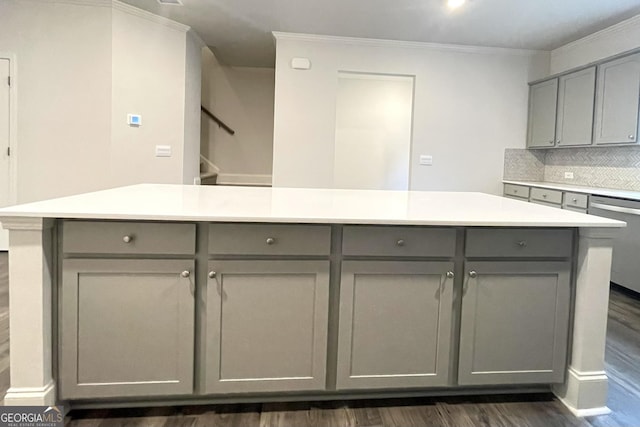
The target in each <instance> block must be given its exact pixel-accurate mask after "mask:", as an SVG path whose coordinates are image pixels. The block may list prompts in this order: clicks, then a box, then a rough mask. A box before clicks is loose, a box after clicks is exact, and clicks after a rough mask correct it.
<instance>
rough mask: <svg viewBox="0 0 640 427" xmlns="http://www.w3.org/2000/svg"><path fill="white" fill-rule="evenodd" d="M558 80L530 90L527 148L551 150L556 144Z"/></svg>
mask: <svg viewBox="0 0 640 427" xmlns="http://www.w3.org/2000/svg"><path fill="white" fill-rule="evenodd" d="M557 100H558V79H552V80H547V81H544V82H541V83H537V84H534V85H531V87H530V88H529V121H528V130H527V147H530V148H533V147H537V148H550V147H553V146H554V144H555V136H556V134H555V131H556V106H557Z"/></svg>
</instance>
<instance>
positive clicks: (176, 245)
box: [62, 221, 196, 255]
mask: <svg viewBox="0 0 640 427" xmlns="http://www.w3.org/2000/svg"><path fill="white" fill-rule="evenodd" d="M62 250H63V251H64V252H71V253H90V254H91V253H100V254H131V255H141V254H146V255H191V254H194V253H195V250H196V226H195V224H175V223H164V222H162V223H154V222H109V221H65V222H64V224H63V234H62Z"/></svg>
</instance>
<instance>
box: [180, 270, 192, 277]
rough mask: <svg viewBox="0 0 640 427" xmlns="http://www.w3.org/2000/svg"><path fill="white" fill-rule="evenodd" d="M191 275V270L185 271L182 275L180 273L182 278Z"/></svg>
mask: <svg viewBox="0 0 640 427" xmlns="http://www.w3.org/2000/svg"><path fill="white" fill-rule="evenodd" d="M190 275H191V273H190V272H189V270H185V271H183V272H182V273H180V276H182V277H185V278H186V277H189V276H190Z"/></svg>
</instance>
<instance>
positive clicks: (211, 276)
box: [208, 271, 216, 279]
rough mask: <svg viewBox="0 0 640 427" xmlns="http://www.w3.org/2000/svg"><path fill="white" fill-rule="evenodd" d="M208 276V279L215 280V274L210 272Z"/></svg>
mask: <svg viewBox="0 0 640 427" xmlns="http://www.w3.org/2000/svg"><path fill="white" fill-rule="evenodd" d="M208 276H209V279H215V278H216V272H215V271H210V272H209V274H208Z"/></svg>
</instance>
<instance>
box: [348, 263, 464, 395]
mask: <svg viewBox="0 0 640 427" xmlns="http://www.w3.org/2000/svg"><path fill="white" fill-rule="evenodd" d="M447 273H449V274H447ZM452 295H453V263H452V262H435V261H434V262H431V261H344V262H343V263H342V280H341V288H340V320H339V335H338V366H337V378H336V385H337V388H338V389H339V390H349V389H380V388H412V387H431V386H444V385H447V384H448V374H449V348H450V337H451V316H452Z"/></svg>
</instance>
